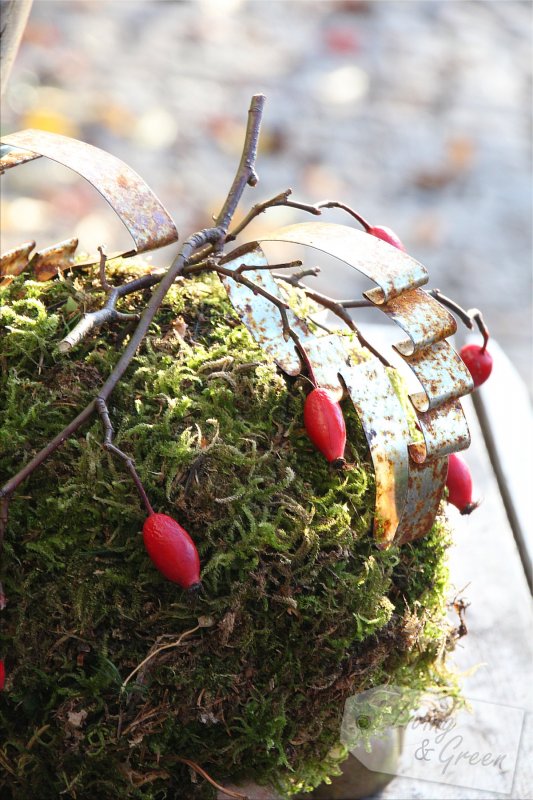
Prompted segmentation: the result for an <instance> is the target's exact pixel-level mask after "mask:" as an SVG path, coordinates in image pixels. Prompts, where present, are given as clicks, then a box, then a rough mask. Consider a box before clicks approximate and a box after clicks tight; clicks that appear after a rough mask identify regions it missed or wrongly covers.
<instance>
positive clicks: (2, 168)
mask: <svg viewBox="0 0 533 800" xmlns="http://www.w3.org/2000/svg"><path fill="white" fill-rule="evenodd" d="M36 158H41V156H40V154H39V153H32V152H31V151H30V150H19V149H18V147H11V146H10V145H8V144H0V175H1V174H2V173H4V172H6V171H7V170H8V169H11V167H18V165H19V164H25V163H26V162H27V161H34V160H35V159H36Z"/></svg>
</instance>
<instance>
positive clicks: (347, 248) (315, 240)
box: [260, 222, 428, 305]
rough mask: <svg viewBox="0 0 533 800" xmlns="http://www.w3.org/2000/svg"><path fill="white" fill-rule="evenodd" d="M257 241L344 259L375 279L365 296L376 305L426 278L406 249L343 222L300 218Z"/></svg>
mask: <svg viewBox="0 0 533 800" xmlns="http://www.w3.org/2000/svg"><path fill="white" fill-rule="evenodd" d="M260 242H289V243H291V244H302V245H305V246H307V247H313V248H314V249H315V250H321V251H322V252H324V253H327V254H328V255H331V256H334V257H335V258H338V259H339V260H340V261H344V263H345V264H347V265H348V266H349V267H351V268H352V269H356V270H357V271H358V272H361V273H362V274H363V275H366V276H367V277H368V278H370V280H372V281H374V283H377V285H378V288H374V289H369V290H368V291H367V292H365V296H366V297H368V298H369V300H371V301H372V302H373V303H376V304H378V305H379V304H381V303H386V302H389V301H390V300H392V299H393V298H394V297H397V296H398V295H400V294H402V292H405V291H407V290H408V289H415V288H416V287H417V286H422V285H423V284H425V283H427V282H428V273H427V270H426V268H425V267H424V266H423V265H422V264H420V263H419V262H418V261H415V259H414V258H411V256H409V255H407V253H404V252H403V251H402V250H398V248H397V247H392V245H390V244H387V242H383V241H382V240H381V239H378V238H377V237H375V236H369V235H368V233H363V231H358V230H356V229H355V228H349V227H348V226H346V225H337V224H333V223H330V222H303V223H301V224H299V225H288V226H286V227H285V228H279V229H278V230H277V231H274V233H270V234H269V235H268V236H262V237H261V239H260Z"/></svg>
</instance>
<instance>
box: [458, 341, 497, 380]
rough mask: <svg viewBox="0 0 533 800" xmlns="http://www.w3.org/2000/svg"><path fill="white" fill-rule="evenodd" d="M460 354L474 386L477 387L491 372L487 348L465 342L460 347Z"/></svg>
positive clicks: (490, 360) (490, 357) (490, 361)
mask: <svg viewBox="0 0 533 800" xmlns="http://www.w3.org/2000/svg"><path fill="white" fill-rule="evenodd" d="M460 356H461V358H462V359H463V361H464V362H465V364H466V366H467V367H468V371H469V372H470V374H471V375H472V380H473V381H474V386H475V387H478V386H481V384H482V383H485V381H486V380H487V378H488V377H489V375H490V373H491V372H492V356H491V354H490V353H489V351H488V350H487V348H486V347H485V346H483V347H480V346H479V345H478V344H465V346H464V347H461V350H460Z"/></svg>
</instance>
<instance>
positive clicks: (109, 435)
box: [96, 398, 154, 515]
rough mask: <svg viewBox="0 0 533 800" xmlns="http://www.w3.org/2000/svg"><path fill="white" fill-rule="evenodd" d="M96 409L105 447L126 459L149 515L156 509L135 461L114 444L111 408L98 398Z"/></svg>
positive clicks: (127, 466) (123, 459) (127, 467)
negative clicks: (102, 428)
mask: <svg viewBox="0 0 533 800" xmlns="http://www.w3.org/2000/svg"><path fill="white" fill-rule="evenodd" d="M96 410H97V411H98V413H99V415H100V419H101V420H102V424H103V426H104V431H105V434H104V448H105V449H106V450H108V451H109V452H110V453H113V454H114V455H116V456H117V457H118V458H120V459H121V460H122V461H124V463H125V465H126V469H127V470H128V472H129V473H130V475H131V479H132V480H133V483H134V484H135V488H136V489H137V491H138V493H139V496H140V498H141V500H142V501H143V503H144V506H145V508H146V510H147V512H148V514H149V515H151V514H153V513H154V509H153V508H152V504H151V503H150V500H149V499H148V495H147V494H146V489H145V488H144V486H143V483H142V481H141V478H140V476H139V473H138V472H137V470H136V469H135V462H134V461H133V459H132V458H131V457H130V456H128V455H127V454H126V453H124V452H123V451H122V450H120V449H119V448H118V447H117V446H116V445H114V444H113V426H112V425H111V418H110V416H109V410H108V408H107V404H106V403H105V401H104V400H102V399H101V398H97V400H96Z"/></svg>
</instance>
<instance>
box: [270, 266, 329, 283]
mask: <svg viewBox="0 0 533 800" xmlns="http://www.w3.org/2000/svg"><path fill="white" fill-rule="evenodd" d="M294 263H296V262H294ZM300 263H301V262H300ZM276 267H277V265H276V264H274V265H273V267H272V269H276ZM319 274H320V267H311V269H301V270H298V272H295V273H294V274H293V275H278V274H277V273H275V272H274V273H272V277H273V278H277V279H278V280H280V281H285V283H290V284H291V286H296V287H298V288H300V289H301V288H305V287H302V286H301V284H300V281H301V280H302V278H307V277H313V278H316V276H317V275H319Z"/></svg>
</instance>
